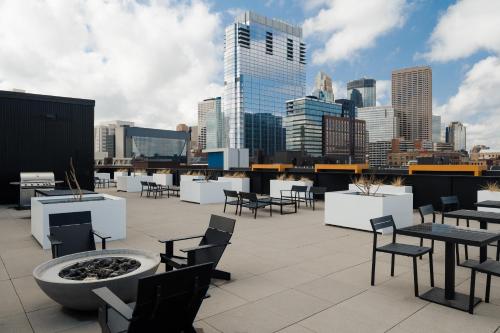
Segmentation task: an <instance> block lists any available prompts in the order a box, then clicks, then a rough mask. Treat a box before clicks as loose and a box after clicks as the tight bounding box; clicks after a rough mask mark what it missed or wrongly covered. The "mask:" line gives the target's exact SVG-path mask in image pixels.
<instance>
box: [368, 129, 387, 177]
mask: <svg viewBox="0 0 500 333" xmlns="http://www.w3.org/2000/svg"><path fill="white" fill-rule="evenodd" d="M369 135H370V133H369V132H368V136H369ZM391 148H392V141H375V142H370V143H369V144H368V163H369V165H370V168H381V167H385V166H387V154H388V153H389V152H390V151H391Z"/></svg>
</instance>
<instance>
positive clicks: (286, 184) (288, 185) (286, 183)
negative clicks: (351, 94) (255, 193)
mask: <svg viewBox="0 0 500 333" xmlns="http://www.w3.org/2000/svg"><path fill="white" fill-rule="evenodd" d="M293 185H298V186H307V188H308V189H309V188H310V187H311V186H313V181H312V180H307V181H303V180H279V179H271V180H270V181H269V195H270V196H271V197H273V198H280V197H281V191H282V190H291V189H292V186H293ZM286 195H290V193H287V194H286Z"/></svg>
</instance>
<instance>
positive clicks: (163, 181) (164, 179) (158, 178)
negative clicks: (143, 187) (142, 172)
mask: <svg viewBox="0 0 500 333" xmlns="http://www.w3.org/2000/svg"><path fill="white" fill-rule="evenodd" d="M153 181H154V182H155V183H156V184H158V185H163V186H172V185H174V177H173V175H172V174H171V173H155V174H153Z"/></svg>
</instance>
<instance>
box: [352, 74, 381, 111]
mask: <svg viewBox="0 0 500 333" xmlns="http://www.w3.org/2000/svg"><path fill="white" fill-rule="evenodd" d="M347 97H348V98H349V99H350V100H351V101H354V104H355V105H356V107H358V108H364V107H370V106H375V105H376V100H377V81H375V80H374V79H365V78H363V79H359V80H354V81H350V82H347Z"/></svg>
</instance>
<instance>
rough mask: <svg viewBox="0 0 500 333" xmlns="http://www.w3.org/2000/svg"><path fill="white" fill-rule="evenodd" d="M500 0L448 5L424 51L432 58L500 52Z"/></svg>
mask: <svg viewBox="0 0 500 333" xmlns="http://www.w3.org/2000/svg"><path fill="white" fill-rule="evenodd" d="M499 18H500V1H498V0H461V1H458V2H457V3H456V4H454V5H451V6H449V7H448V9H447V10H446V12H445V13H444V14H443V15H442V16H441V18H440V19H439V22H438V24H437V25H436V27H435V28H434V30H433V32H432V34H431V37H430V39H429V44H430V46H431V50H430V52H428V53H426V54H424V56H425V58H426V59H428V60H431V61H448V60H454V59H460V58H465V57H468V56H470V55H472V54H474V53H475V52H477V51H479V50H486V51H492V52H495V53H500V23H499V21H498V20H499Z"/></svg>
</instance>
